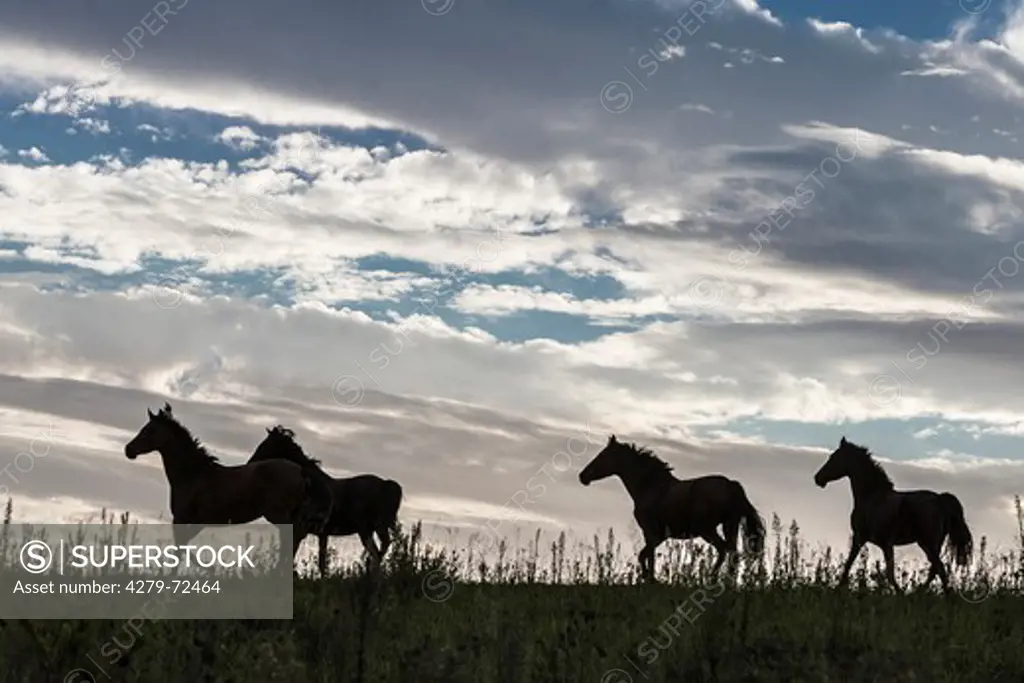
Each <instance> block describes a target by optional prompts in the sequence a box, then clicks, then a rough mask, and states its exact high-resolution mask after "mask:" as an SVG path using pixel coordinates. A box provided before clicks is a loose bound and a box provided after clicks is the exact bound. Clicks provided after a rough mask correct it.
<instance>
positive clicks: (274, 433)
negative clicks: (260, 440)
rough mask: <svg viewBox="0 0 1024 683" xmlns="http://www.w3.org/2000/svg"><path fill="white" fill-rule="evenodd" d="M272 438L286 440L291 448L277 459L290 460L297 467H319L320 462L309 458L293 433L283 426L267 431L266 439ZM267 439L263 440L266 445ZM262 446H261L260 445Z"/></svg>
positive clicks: (275, 426)
mask: <svg viewBox="0 0 1024 683" xmlns="http://www.w3.org/2000/svg"><path fill="white" fill-rule="evenodd" d="M270 437H274V438H277V439H287V440H288V442H289V444H290V445H291V446H292V448H287V449H284V452H282V453H279V454H278V455H277V457H281V458H284V459H286V460H292V461H293V462H295V463H297V464H299V465H320V461H319V460H318V459H316V458H313V457H311V456H309V455H308V454H307V453H306V451H305V449H303V448H302V446H300V445H299V442H298V441H296V440H295V432H294V431H292V430H291V429H288V428H287V427H285V426H283V425H274V426H273V427H271V428H270V429H268V430H267V438H268V439H269V438H270ZM266 441H267V439H264V443H266ZM261 445H262V444H261Z"/></svg>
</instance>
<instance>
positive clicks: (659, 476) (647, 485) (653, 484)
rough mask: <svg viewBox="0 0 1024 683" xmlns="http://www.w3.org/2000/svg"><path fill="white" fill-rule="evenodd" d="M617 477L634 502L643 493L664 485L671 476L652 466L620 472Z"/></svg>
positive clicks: (670, 479)
mask: <svg viewBox="0 0 1024 683" xmlns="http://www.w3.org/2000/svg"><path fill="white" fill-rule="evenodd" d="M619 479H621V480H622V485H623V486H625V487H626V491H627V492H628V493H629V497H630V498H632V499H633V502H634V503H636V502H639V501H640V499H641V498H643V497H644V496H645V495H649V494H650V493H652V492H653V491H657V490H658V489H660V488H662V487H663V486H666V485H667V484H668V483H670V482H671V481H672V479H673V477H672V475H671V474H669V473H668V472H661V471H658V470H656V469H654V468H653V467H652V468H651V469H646V468H637V469H633V470H628V471H626V472H621V473H620V474H619Z"/></svg>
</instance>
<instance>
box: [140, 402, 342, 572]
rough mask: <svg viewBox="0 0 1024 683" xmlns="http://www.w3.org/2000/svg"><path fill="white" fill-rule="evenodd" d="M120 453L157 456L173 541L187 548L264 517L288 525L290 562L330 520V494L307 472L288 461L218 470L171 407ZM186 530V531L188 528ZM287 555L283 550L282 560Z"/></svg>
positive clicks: (166, 406) (213, 458)
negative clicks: (212, 530) (221, 529)
mask: <svg viewBox="0 0 1024 683" xmlns="http://www.w3.org/2000/svg"><path fill="white" fill-rule="evenodd" d="M146 413H147V415H149V421H148V422H147V423H146V424H145V425H144V426H143V427H142V429H141V430H139V433H138V434H136V435H135V438H133V439H132V440H131V441H129V442H128V444H127V445H126V446H125V447H124V454H125V456H126V457H127V458H128V459H129V460H135V459H136V458H137V457H139V456H140V455H143V454H145V453H152V452H153V451H157V452H158V453H160V458H161V459H162V460H163V466H164V474H165V475H166V477H167V482H168V484H170V487H171V515H172V517H173V523H174V524H175V527H174V541H175V543H176V544H177V545H183V544H185V543H187V542H188V541H189V540H190V539H191V538H193V537H195V535H196V534H198V533H199V532H200V531H202V529H203V527H205V526H222V525H227V524H247V523H249V522H252V521H254V520H256V519H259V518H260V517H264V518H265V519H266V520H267V521H268V522H270V523H271V524H291V525H292V530H293V532H294V538H293V547H292V557H293V558H294V557H295V553H296V551H297V550H298V548H299V544H300V543H301V542H302V539H303V538H305V537H306V535H307V534H309V533H317V532H318V531H319V530H320V529H321V528H323V525H324V524H325V523H326V521H327V520H328V519H329V518H330V515H331V509H332V507H333V501H332V496H331V490H330V488H329V487H327V486H325V485H324V484H323V482H322V480H321V479H320V478H318V477H317V476H316V475H315V473H314V472H312V470H311V469H309V468H303V467H302V466H301V465H298V464H296V463H294V462H289V461H288V460H266V461H263V462H257V463H246V464H245V465H222V464H221V463H220V462H219V460H218V459H217V457H216V456H214V455H212V454H210V452H209V451H207V450H206V448H205V447H204V446H203V445H202V444H201V443H199V440H198V439H196V438H195V437H193V436H192V434H191V432H189V430H188V429H187V428H186V427H185V426H184V425H183V424H181V423H180V422H178V420H177V419H176V418H175V417H174V415H173V414H172V412H171V406H170V404H169V403H165V404H164V407H163V409H162V410H160V411H159V412H158V413H156V414H154V413H153V412H152V411H151V410H149V409H147V410H146ZM186 525H187V526H186ZM284 553H285V549H284V548H283V547H282V548H281V554H282V557H284V556H285V555H284Z"/></svg>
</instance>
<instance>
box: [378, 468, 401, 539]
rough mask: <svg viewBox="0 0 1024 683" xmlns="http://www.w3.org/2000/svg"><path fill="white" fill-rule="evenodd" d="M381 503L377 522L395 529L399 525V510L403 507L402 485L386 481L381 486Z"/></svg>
mask: <svg viewBox="0 0 1024 683" xmlns="http://www.w3.org/2000/svg"><path fill="white" fill-rule="evenodd" d="M379 501H380V502H379V503H378V504H379V505H380V507H379V508H377V509H378V511H379V513H378V517H377V522H378V523H379V524H382V525H386V526H387V528H388V529H394V528H395V526H396V525H397V524H398V508H400V507H401V506H402V485H401V484H399V483H398V482H397V481H394V480H393V479H385V480H384V482H383V483H382V484H381V488H380V498H379Z"/></svg>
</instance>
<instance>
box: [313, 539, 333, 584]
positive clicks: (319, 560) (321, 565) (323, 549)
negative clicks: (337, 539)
mask: <svg viewBox="0 0 1024 683" xmlns="http://www.w3.org/2000/svg"><path fill="white" fill-rule="evenodd" d="M317 540H318V541H319V544H320V548H319V552H318V553H317V556H316V564H317V568H318V569H319V570H320V576H321V577H325V576H327V542H328V541H329V540H331V537H330V536H328V535H327V534H320V535H319V536H317Z"/></svg>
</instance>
